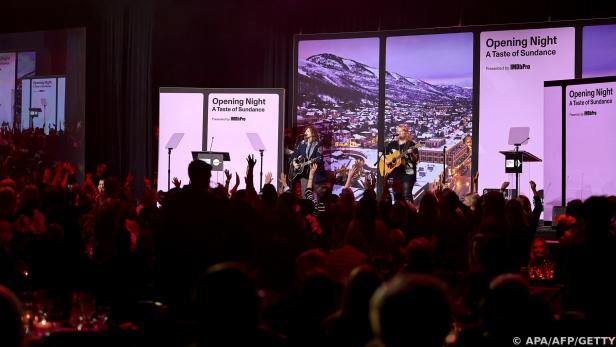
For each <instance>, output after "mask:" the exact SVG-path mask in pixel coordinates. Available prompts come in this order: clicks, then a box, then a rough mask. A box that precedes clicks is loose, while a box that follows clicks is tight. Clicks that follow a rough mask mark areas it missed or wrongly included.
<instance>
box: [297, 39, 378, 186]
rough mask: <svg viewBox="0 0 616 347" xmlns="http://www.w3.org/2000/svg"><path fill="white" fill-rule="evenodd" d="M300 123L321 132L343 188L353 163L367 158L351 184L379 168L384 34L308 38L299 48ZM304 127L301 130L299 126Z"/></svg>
mask: <svg viewBox="0 0 616 347" xmlns="http://www.w3.org/2000/svg"><path fill="white" fill-rule="evenodd" d="M297 57H298V61H297V74H296V79H297V81H296V83H297V91H296V93H297V94H296V98H295V107H296V108H295V112H296V114H295V115H296V126H297V127H298V131H302V130H303V128H304V127H306V126H314V127H315V128H316V129H317V132H318V133H319V137H320V141H321V144H322V145H323V148H324V150H323V154H324V157H325V158H324V162H325V170H326V172H327V174H328V176H330V177H331V178H334V179H335V184H334V193H340V191H341V188H342V186H343V185H344V182H345V180H346V177H347V173H348V168H350V167H351V166H352V165H354V164H355V163H356V162H357V161H363V162H364V165H363V166H362V167H361V169H362V170H361V173H360V175H358V176H359V178H358V179H355V180H353V182H352V184H351V189H352V190H353V191H354V192H355V195H356V196H357V197H359V196H361V195H362V194H363V189H362V183H361V181H362V180H363V178H364V177H365V176H366V175H368V174H369V173H373V174H375V173H376V167H375V163H376V161H377V145H378V114H379V111H378V105H379V62H380V60H379V38H378V37H371V38H349V39H326V40H302V41H299V43H298V48H297ZM298 133H299V132H298Z"/></svg>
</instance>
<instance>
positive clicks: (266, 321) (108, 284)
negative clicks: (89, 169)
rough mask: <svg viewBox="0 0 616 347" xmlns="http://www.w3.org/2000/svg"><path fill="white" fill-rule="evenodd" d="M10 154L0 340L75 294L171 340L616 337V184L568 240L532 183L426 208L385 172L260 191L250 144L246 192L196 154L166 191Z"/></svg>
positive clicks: (433, 201) (162, 341)
mask: <svg viewBox="0 0 616 347" xmlns="http://www.w3.org/2000/svg"><path fill="white" fill-rule="evenodd" d="M0 147H2V146H0ZM0 155H2V162H3V167H2V180H1V181H0V285H1V286H2V287H0V341H2V345H3V346H4V345H5V343H4V342H5V341H9V342H10V343H9V344H8V345H7V346H19V343H21V342H19V341H22V340H23V338H24V334H25V333H26V331H25V330H24V324H22V314H23V310H24V308H25V307H27V305H32V304H37V303H36V302H34V303H33V301H36V300H38V299H39V298H41V297H44V300H45V302H51V304H49V305H48V306H49V307H48V312H47V313H48V315H49V316H48V317H49V319H50V320H55V321H70V320H71V311H72V310H73V309H74V307H73V306H74V304H75V297H76V296H75V293H89V294H91V295H92V296H93V297H94V298H95V299H94V300H95V304H96V306H98V307H107V308H108V309H109V312H110V316H109V326H111V327H116V328H118V329H119V328H120V327H123V326H126V324H130V326H131V327H132V328H134V329H136V330H138V331H140V332H142V333H143V334H144V335H145V336H146V337H147V338H149V339H151V341H155V342H156V344H159V345H168V346H190V345H197V346H210V345H211V346H239V345H249V344H250V345H258V346H261V345H263V346H266V345H267V346H320V345H323V346H367V345H368V346H387V347H395V346H424V347H429V346H435V347H437V346H439V347H440V346H443V345H452V346H505V345H511V341H512V340H511V339H512V337H525V336H544V335H554V336H556V335H563V336H571V335H575V336H577V335H581V334H586V335H584V336H614V335H615V334H616V297H615V295H614V293H616V284H614V282H613V281H611V280H610V277H611V275H612V274H613V273H614V272H615V271H616V238H615V235H614V232H615V225H616V223H615V222H614V221H615V218H614V217H615V215H616V208H615V206H616V201H615V198H614V197H603V196H596V197H591V198H589V199H587V200H586V201H579V200H576V201H572V202H570V203H569V205H568V206H567V213H566V215H564V216H562V217H561V218H560V219H559V222H558V225H557V226H556V228H557V229H558V235H559V240H557V241H559V242H550V243H548V242H546V240H545V239H543V238H541V237H537V235H536V231H537V226H538V223H539V217H540V214H541V212H542V203H541V198H540V196H539V194H538V193H537V188H536V187H535V185H534V184H531V188H532V190H533V192H535V195H534V196H533V197H531V199H529V198H526V197H524V196H520V197H519V198H517V199H513V200H508V201H507V200H506V199H505V198H504V196H503V194H501V193H499V192H489V193H486V194H484V195H482V196H479V195H477V194H470V195H468V196H464V197H459V196H457V194H456V193H455V192H453V191H451V190H449V189H439V190H436V191H433V192H428V193H426V194H425V196H423V198H422V199H421V201H420V202H418V204H417V205H414V204H413V203H410V202H409V201H407V200H406V199H403V198H401V199H397V200H394V201H392V195H390V194H379V195H377V193H376V191H377V190H378V191H389V189H390V188H391V187H387V181H386V180H384V182H385V183H384V186H383V187H380V188H381V189H376V187H375V185H376V181H368V182H367V183H366V187H365V188H366V191H365V193H364V194H363V197H362V198H361V199H359V201H356V199H355V196H354V194H353V192H352V191H351V190H350V189H349V188H345V189H344V190H343V191H342V193H341V194H340V195H339V196H338V195H335V194H332V191H331V185H328V183H327V182H320V183H318V184H315V183H314V182H313V180H312V177H309V178H308V180H307V182H306V187H305V191H304V193H303V194H301V190H300V189H293V187H289V186H290V185H291V186H292V184H291V183H290V182H287V179H286V176H285V175H281V177H280V180H279V182H274V178H273V177H272V176H271V175H267V177H266V180H265V184H264V186H263V187H262V189H259V187H255V185H254V183H253V169H254V166H255V164H256V162H257V161H256V160H255V159H254V158H253V157H251V156H249V157H248V158H247V172H246V176H245V177H244V182H245V185H246V188H245V189H238V187H239V185H240V177H239V175H238V174H237V173H236V174H235V182H234V183H235V185H234V186H233V187H232V186H231V181H232V180H233V178H234V177H233V175H232V174H231V173H229V172H226V185H225V186H222V185H219V186H217V187H213V188H212V187H211V186H210V185H211V184H210V178H211V167H210V166H209V165H208V164H206V163H205V162H203V161H198V160H197V161H193V162H192V163H191V164H190V165H189V167H188V175H189V177H190V182H189V183H188V184H185V185H184V186H182V185H181V182H179V181H177V180H174V185H175V188H173V189H171V190H170V191H169V192H165V193H163V192H157V191H156V189H155V187H154V186H153V185H152V183H151V182H150V180H148V179H147V178H144V180H143V182H141V180H140V179H139V180H137V179H135V178H134V177H132V176H130V175H129V176H128V177H127V178H125V179H124V180H120V179H118V178H115V177H109V176H108V175H107V174H106V166H104V165H99V167H97V170H96V172H94V173H93V174H86V175H85V179H84V180H83V182H77V180H76V179H75V177H76V175H77V172H76V169H75V167H74V166H73V165H70V164H68V163H61V162H60V163H57V164H55V165H54V166H53V167H51V168H49V167H44V166H42V165H39V164H38V163H34V162H33V163H31V164H28V165H26V164H24V165H25V166H26V167H27V170H22V171H20V172H14V171H13V170H12V168H14V166H11V165H7V161H9V158H11V157H12V156H13V155H12V154H10V153H8V152H7V151H4V149H3V150H2V153H0ZM315 171H316V167H315V166H313V167H312V168H311V169H310V176H312V175H313V174H314V172H315ZM350 174H351V175H352V173H350ZM101 182H102V184H101ZM137 184H143V185H144V189H143V194H142V195H141V196H135V193H134V192H135V185H137ZM277 186H279V187H277ZM298 192H300V193H298ZM394 196H397V197H403V196H404V194H395V195H394ZM531 200H532V203H531ZM41 293H42V294H41ZM11 317H15V318H11ZM11 319H12V320H11ZM587 334H591V335H587Z"/></svg>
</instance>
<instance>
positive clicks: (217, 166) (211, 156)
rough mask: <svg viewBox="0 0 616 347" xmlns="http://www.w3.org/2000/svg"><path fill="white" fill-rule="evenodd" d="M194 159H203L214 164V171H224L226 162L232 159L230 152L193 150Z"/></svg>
mask: <svg viewBox="0 0 616 347" xmlns="http://www.w3.org/2000/svg"><path fill="white" fill-rule="evenodd" d="M192 156H193V160H203V161H204V162H206V163H208V164H210V165H212V171H223V170H224V169H225V168H224V162H225V161H230V160H231V156H230V155H229V152H212V151H193V152H192Z"/></svg>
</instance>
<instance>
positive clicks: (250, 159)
mask: <svg viewBox="0 0 616 347" xmlns="http://www.w3.org/2000/svg"><path fill="white" fill-rule="evenodd" d="M246 161H247V162H248V168H250V169H252V168H254V167H255V165H256V164H257V160H256V159H255V156H254V155H252V154H250V155H249V156H248V157H246Z"/></svg>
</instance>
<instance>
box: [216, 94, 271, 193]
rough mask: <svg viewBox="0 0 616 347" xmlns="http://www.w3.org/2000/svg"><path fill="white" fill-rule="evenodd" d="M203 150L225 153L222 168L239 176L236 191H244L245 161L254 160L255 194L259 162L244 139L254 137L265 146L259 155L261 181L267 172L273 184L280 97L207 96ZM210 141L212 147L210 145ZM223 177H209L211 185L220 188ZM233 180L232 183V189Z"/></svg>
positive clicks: (263, 95)
mask: <svg viewBox="0 0 616 347" xmlns="http://www.w3.org/2000/svg"><path fill="white" fill-rule="evenodd" d="M207 101H208V103H207V110H208V113H207V148H208V150H210V148H211V150H212V151H214V152H229V154H230V157H231V161H229V162H225V163H224V167H225V169H228V170H229V171H230V172H231V173H232V174H233V175H234V176H235V172H237V173H238V174H239V176H240V186H239V188H240V189H242V188H245V186H246V185H245V183H244V176H245V175H246V165H247V162H246V157H247V156H248V155H249V154H252V155H254V157H255V159H257V165H256V166H255V169H254V180H253V182H254V185H255V188H256V189H257V191H258V190H259V172H260V168H261V158H260V154H259V151H258V150H255V148H254V147H253V145H252V144H251V141H250V140H249V138H248V135H247V134H249V133H256V134H257V135H258V137H259V138H260V139H261V141H262V142H263V144H264V145H265V151H264V152H263V178H264V179H265V174H266V173H268V172H271V173H272V175H273V176H274V180H275V181H274V183H276V177H277V176H278V174H279V172H278V167H279V165H280V163H279V147H280V136H281V131H280V129H279V127H280V107H279V106H280V96H279V95H278V94H265V93H211V94H209V95H208V99H207ZM212 138H213V143H212ZM224 180H225V175H224V173H222V172H221V173H216V172H214V173H213V174H212V182H218V183H221V184H224ZM234 182H235V177H234V178H233V180H232V183H231V184H232V185H233V183H234Z"/></svg>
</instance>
